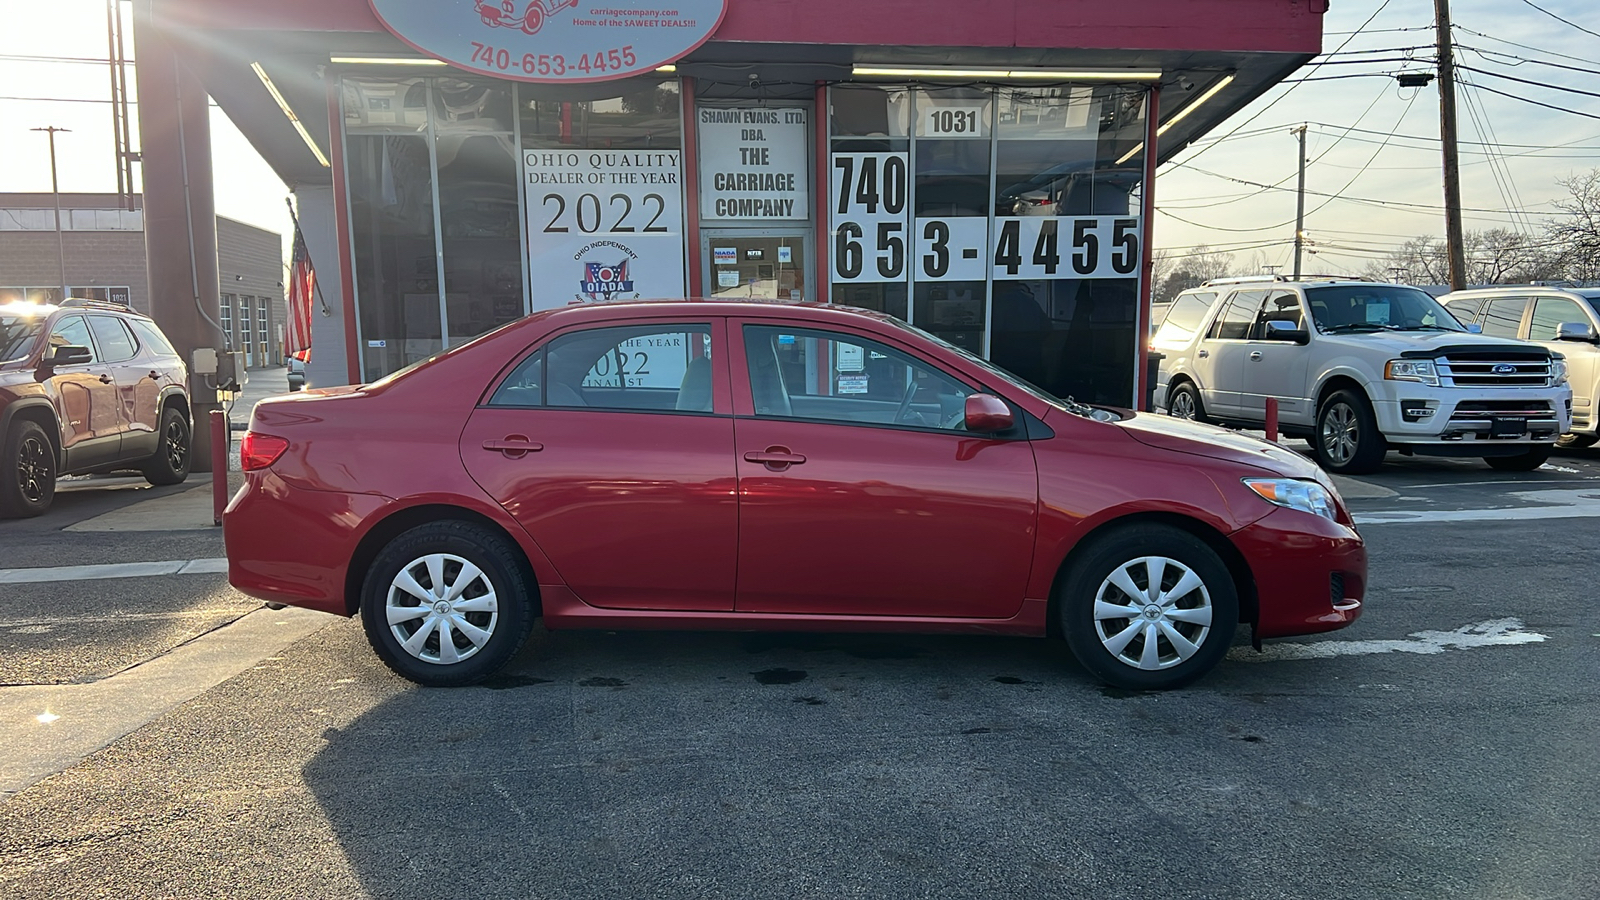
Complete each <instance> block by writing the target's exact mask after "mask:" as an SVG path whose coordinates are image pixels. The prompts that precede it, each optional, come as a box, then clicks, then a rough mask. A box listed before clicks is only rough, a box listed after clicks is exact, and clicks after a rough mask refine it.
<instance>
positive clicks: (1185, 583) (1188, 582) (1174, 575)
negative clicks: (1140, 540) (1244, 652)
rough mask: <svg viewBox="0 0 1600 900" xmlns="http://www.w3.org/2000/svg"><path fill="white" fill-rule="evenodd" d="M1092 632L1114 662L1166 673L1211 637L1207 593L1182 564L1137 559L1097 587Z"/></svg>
mask: <svg viewBox="0 0 1600 900" xmlns="http://www.w3.org/2000/svg"><path fill="white" fill-rule="evenodd" d="M1094 630H1095V633H1096V635H1097V636H1098V637H1099V638H1100V643H1101V645H1103V646H1104V647H1105V648H1106V650H1107V651H1108V652H1109V653H1110V654H1111V655H1112V656H1114V657H1116V659H1117V661H1118V662H1121V663H1124V664H1126V665H1129V666H1132V667H1133V668H1135V669H1145V670H1156V669H1169V668H1171V667H1173V666H1176V665H1180V664H1182V663H1183V662H1184V661H1186V660H1188V659H1189V658H1190V657H1192V656H1194V655H1195V654H1196V653H1198V652H1199V650H1200V647H1201V645H1203V644H1204V643H1205V642H1206V635H1208V634H1210V633H1211V593H1210V592H1209V591H1207V590H1206V585H1205V582H1204V581H1202V580H1201V579H1200V576H1199V575H1197V574H1195V572H1194V570H1193V569H1191V568H1189V567H1188V566H1186V565H1184V564H1183V563H1181V562H1178V561H1177V560H1175V559H1170V558H1168V557H1165V556H1141V557H1139V558H1138V559H1135V560H1130V561H1129V562H1125V563H1123V564H1122V565H1120V566H1118V567H1117V568H1115V569H1113V570H1112V572H1111V574H1110V575H1108V576H1106V580H1105V581H1102V582H1100V590H1099V591H1098V592H1096V593H1095V597H1094Z"/></svg>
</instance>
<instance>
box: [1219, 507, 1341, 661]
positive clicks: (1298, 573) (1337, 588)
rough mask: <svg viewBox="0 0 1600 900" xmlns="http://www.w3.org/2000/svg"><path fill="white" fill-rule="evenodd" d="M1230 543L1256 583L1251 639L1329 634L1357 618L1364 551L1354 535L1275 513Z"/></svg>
mask: <svg viewBox="0 0 1600 900" xmlns="http://www.w3.org/2000/svg"><path fill="white" fill-rule="evenodd" d="M1232 540H1233V543H1234V546H1236V547H1238V548H1239V551H1240V552H1241V553H1243V554H1244V558H1245V559H1246V560H1247V561H1248V562H1249V565H1250V571H1251V574H1252V575H1253V576H1254V578H1255V587H1256V597H1257V601H1258V605H1259V609H1258V613H1257V620H1256V637H1258V638H1275V637H1289V636H1292V635H1298V634H1316V633H1318V632H1323V631H1333V630H1334V629H1336V628H1343V627H1345V626H1346V625H1349V624H1350V623H1352V622H1354V621H1355V620H1356V619H1357V618H1358V617H1359V616H1360V615H1361V610H1362V606H1363V600H1364V598H1365V596H1366V587H1367V548H1366V545H1365V544H1364V543H1363V542H1362V540H1361V536H1360V535H1359V534H1357V533H1356V532H1355V530H1354V529H1352V528H1348V527H1346V526H1344V525H1340V524H1339V523H1337V522H1332V521H1329V520H1327V519H1324V518H1322V517H1320V516H1314V515H1311V514H1310V513H1303V512H1297V511H1295V510H1292V509H1277V510H1273V511H1272V512H1271V513H1269V514H1268V515H1267V516H1266V517H1265V518H1263V519H1261V520H1259V521H1257V522H1255V523H1254V524H1252V525H1247V526H1245V527H1244V528H1242V529H1240V530H1239V531H1237V532H1235V533H1234V534H1233V535H1232Z"/></svg>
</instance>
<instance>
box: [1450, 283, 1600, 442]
mask: <svg viewBox="0 0 1600 900" xmlns="http://www.w3.org/2000/svg"><path fill="white" fill-rule="evenodd" d="M1440 300H1441V302H1443V303H1444V306H1445V309H1448V310H1450V314H1451V315H1453V316H1455V317H1456V319H1457V320H1459V321H1460V322H1461V323H1462V324H1464V325H1477V326H1478V327H1479V328H1480V329H1481V330H1482V331H1483V333H1484V334H1486V335H1489V336H1490V337H1504V338H1521V339H1523V340H1529V341H1533V342H1534V343H1536V344H1539V345H1540V346H1543V347H1545V348H1546V349H1549V350H1551V351H1552V352H1555V353H1559V354H1560V355H1562V356H1564V357H1566V360H1567V382H1568V383H1569V384H1570V385H1571V386H1572V424H1571V426H1570V430H1569V431H1567V433H1565V434H1563V435H1561V437H1560V438H1559V439H1558V440H1557V441H1556V446H1558V447H1570V448H1582V447H1589V446H1592V445H1593V444H1594V443H1595V441H1596V440H1597V439H1600V437H1597V432H1596V429H1597V428H1600V412H1597V410H1596V409H1595V398H1596V397H1600V346H1597V345H1600V337H1597V335H1600V316H1597V315H1596V313H1595V311H1596V309H1597V304H1600V288H1561V287H1544V286H1540V285H1524V286H1520V287H1496V288H1482V289H1479V290H1471V291H1456V292H1455V293H1452V294H1446V295H1445V296H1444V297H1442V298H1440Z"/></svg>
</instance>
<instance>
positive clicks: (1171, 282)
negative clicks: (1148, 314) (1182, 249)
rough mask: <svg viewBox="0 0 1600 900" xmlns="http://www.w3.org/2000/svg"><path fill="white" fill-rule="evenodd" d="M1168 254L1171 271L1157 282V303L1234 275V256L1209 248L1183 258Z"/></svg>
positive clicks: (1181, 255)
mask: <svg viewBox="0 0 1600 900" xmlns="http://www.w3.org/2000/svg"><path fill="white" fill-rule="evenodd" d="M1167 253H1168V255H1167V256H1166V261H1167V264H1168V265H1169V266H1170V268H1169V269H1168V270H1167V272H1166V273H1165V275H1163V276H1161V277H1157V278H1156V279H1155V282H1154V283H1155V301H1156V302H1157V303H1166V302H1168V301H1170V300H1171V299H1172V298H1173V297H1176V296H1178V294H1179V293H1181V292H1183V291H1186V290H1188V289H1189V288H1192V287H1198V286H1200V285H1201V284H1204V283H1205V282H1207V281H1209V280H1211V279H1213V278H1223V277H1226V276H1227V275H1230V274H1232V272H1233V256H1232V255H1231V254H1229V253H1227V252H1225V251H1222V250H1212V249H1211V248H1210V247H1207V246H1206V245H1205V244H1201V245H1199V246H1197V247H1195V248H1193V249H1192V250H1190V251H1189V252H1187V253H1183V254H1177V253H1171V252H1170V251H1168V252H1167ZM1157 265H1158V266H1159V265H1161V256H1160V255H1158V256H1157Z"/></svg>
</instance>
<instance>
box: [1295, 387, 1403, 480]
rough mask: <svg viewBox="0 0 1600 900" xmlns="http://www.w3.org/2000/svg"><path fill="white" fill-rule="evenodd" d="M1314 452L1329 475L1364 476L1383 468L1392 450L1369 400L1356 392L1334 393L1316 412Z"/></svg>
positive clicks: (1312, 443) (1312, 446) (1312, 444)
mask: <svg viewBox="0 0 1600 900" xmlns="http://www.w3.org/2000/svg"><path fill="white" fill-rule="evenodd" d="M1311 449H1312V451H1313V452H1314V453H1316V456H1317V462H1318V463H1319V464H1321V466H1322V467H1323V468H1324V469H1327V470H1328V471H1329V472H1337V473H1339V474H1340V475H1363V474H1366V473H1367V472H1372V471H1375V470H1377V468H1378V466H1380V465H1382V464H1383V455H1384V454H1385V453H1387V452H1388V450H1389V446H1388V442H1387V441H1385V440H1384V438H1383V435H1382V434H1380V433H1379V432H1378V419H1377V417H1376V416H1374V415H1373V414H1372V404H1371V403H1369V402H1367V398H1366V397H1365V396H1363V395H1362V394H1361V393H1359V392H1357V391H1335V392H1334V393H1333V394H1332V395H1331V396H1329V397H1328V399H1326V400H1324V401H1323V402H1322V408H1321V409H1319V410H1317V434H1316V439H1315V440H1313V441H1312V442H1311Z"/></svg>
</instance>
